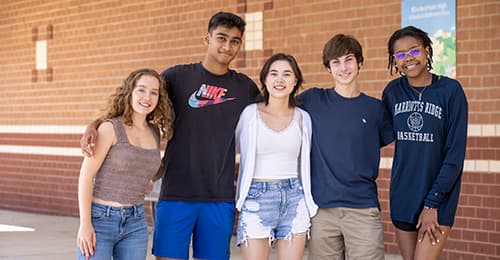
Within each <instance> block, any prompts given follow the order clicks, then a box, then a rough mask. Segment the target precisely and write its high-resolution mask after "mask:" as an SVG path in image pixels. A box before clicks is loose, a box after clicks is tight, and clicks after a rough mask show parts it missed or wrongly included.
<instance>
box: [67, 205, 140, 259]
mask: <svg viewBox="0 0 500 260" xmlns="http://www.w3.org/2000/svg"><path fill="white" fill-rule="evenodd" d="M92 225H93V226H94V230H95V233H96V249H95V251H94V256H93V257H91V258H90V259H95V260H110V259H113V260H122V259H127V260H144V259H146V252H147V248H148V225H147V223H146V215H145V214H144V205H134V206H130V207H112V206H106V205H102V204H98V203H92ZM77 254H78V259H82V260H83V259H85V256H83V255H82V252H81V251H80V249H79V248H78V247H77ZM111 257H113V258H111Z"/></svg>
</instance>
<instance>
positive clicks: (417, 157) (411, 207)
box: [382, 76, 468, 226]
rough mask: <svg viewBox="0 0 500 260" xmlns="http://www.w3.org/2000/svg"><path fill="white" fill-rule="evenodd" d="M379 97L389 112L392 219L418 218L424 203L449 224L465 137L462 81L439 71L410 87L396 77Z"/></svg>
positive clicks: (459, 177)
mask: <svg viewBox="0 0 500 260" xmlns="http://www.w3.org/2000/svg"><path fill="white" fill-rule="evenodd" d="M434 77H435V78H437V77H436V76H434ZM419 92H421V100H420V101H419V97H418V96H419V95H418V93H419ZM382 101H383V102H384V103H385V104H386V105H387V107H388V109H389V110H390V111H391V114H392V118H393V125H394V132H395V135H396V145H395V152H394V161H393V165H392V175H391V187H390V206H391V218H392V219H393V220H397V221H403V222H408V223H417V222H418V218H419V215H420V212H421V211H422V208H423V207H424V206H427V207H431V208H438V222H439V224H440V225H445V226H452V225H453V221H454V218H455V212H456V208H457V204H458V196H459V193H460V184H461V176H462V170H463V163H464V158H465V147H466V140H467V113H468V108H467V100H466V97H465V94H464V91H463V89H462V86H461V85H460V83H459V82H458V81H456V80H454V79H450V78H447V77H444V76H441V77H439V78H438V79H437V80H435V81H433V83H432V84H431V85H429V86H427V87H425V88H413V87H411V86H410V85H409V84H408V80H407V78H406V77H400V78H397V79H394V80H392V81H391V82H389V84H388V85H387V86H386V88H385V89H384V92H383V96H382Z"/></svg>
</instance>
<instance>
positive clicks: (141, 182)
mask: <svg viewBox="0 0 500 260" xmlns="http://www.w3.org/2000/svg"><path fill="white" fill-rule="evenodd" d="M173 118H174V116H173V110H172V106H171V103H170V101H169V100H168V95H167V92H166V86H165V83H164V81H163V78H162V77H161V76H160V75H159V74H158V73H157V72H156V71H154V70H151V69H139V70H136V71H134V72H132V73H131V74H130V75H129V76H128V77H127V78H126V79H125V80H124V82H123V85H122V86H120V87H118V88H117V89H116V91H115V93H114V94H113V95H111V96H110V98H109V101H108V104H107V107H106V109H105V110H104V114H103V116H102V117H101V119H100V121H101V124H100V126H99V127H98V129H97V133H98V136H99V138H98V139H97V141H96V145H95V148H94V151H95V152H94V154H93V156H92V157H85V158H84V160H83V163H82V166H81V169H80V178H79V181H78V204H79V210H80V228H79V230H78V236H77V246H78V258H79V259H86V258H88V257H90V256H93V257H94V258H93V259H111V258H112V257H113V259H119V256H120V255H122V256H123V255H124V256H126V257H127V259H145V258H146V252H147V244H148V228H147V224H146V217H145V214H144V195H145V191H146V189H147V185H148V183H149V182H150V180H151V179H154V178H159V176H156V177H155V175H157V173H159V172H161V171H159V169H160V165H161V155H160V137H161V138H162V139H164V140H168V139H170V137H171V136H172V128H171V125H172V122H173Z"/></svg>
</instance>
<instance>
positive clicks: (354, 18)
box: [0, 0, 500, 259]
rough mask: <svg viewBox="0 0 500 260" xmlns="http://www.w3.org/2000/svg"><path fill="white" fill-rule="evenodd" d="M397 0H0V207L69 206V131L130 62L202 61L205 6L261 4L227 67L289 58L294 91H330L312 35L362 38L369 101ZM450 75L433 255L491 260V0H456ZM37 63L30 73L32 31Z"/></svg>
mask: <svg viewBox="0 0 500 260" xmlns="http://www.w3.org/2000/svg"><path fill="white" fill-rule="evenodd" d="M400 8H401V1H397V0H387V1H375V0H352V1H347V0H328V1H317V0H315V1H300V0H294V1H284V0H274V1H273V0H232V1H229V0H223V1H215V0H209V1H201V0H192V1H173V0H163V1H161V0H148V1H141V0H135V1H134V0H128V1H116V0H102V1H74V0H54V1H37V0H26V1H2V2H1V3H0V39H1V41H0V57H1V59H0V208H3V209H10V210H19V211H28V212H39V213H46V214H55V215H71V216H77V215H78V206H77V180H78V172H79V168H80V164H81V160H82V157H81V154H80V150H79V148H78V146H79V144H78V142H79V138H80V134H81V132H82V131H83V129H84V127H85V125H86V124H88V123H89V122H90V121H91V120H92V119H93V118H95V116H96V114H97V112H98V111H99V109H101V108H102V107H103V105H104V103H105V101H106V98H107V97H108V95H109V94H110V93H111V91H112V90H113V89H114V88H115V87H117V86H118V85H120V83H121V81H122V80H123V79H124V78H125V77H126V76H127V75H128V74H129V73H130V72H131V71H132V70H134V69H136V68H139V67H151V68H153V69H156V70H158V71H162V70H163V69H165V68H167V67H170V66H172V65H174V64H177V63H190V62H198V61H201V60H202V59H203V57H204V54H205V46H204V45H203V41H202V37H203V36H204V34H205V33H206V30H207V28H206V27H207V22H208V19H209V18H210V16H211V15H212V14H214V13H215V12H217V11H222V10H223V11H230V12H235V13H238V14H240V15H242V16H245V14H247V13H253V12H261V13H262V17H263V18H262V19H263V21H262V23H263V48H262V49H259V50H248V51H245V50H244V49H242V51H241V52H240V54H239V55H238V58H237V59H236V60H235V62H234V63H233V66H232V67H233V68H234V69H236V70H239V71H242V72H244V73H247V74H248V75H249V76H251V77H252V78H253V79H254V80H256V81H258V73H259V70H260V67H261V66H262V64H263V63H264V60H265V58H266V57H268V56H269V55H271V54H272V53H276V52H286V53H290V54H293V55H294V56H295V57H296V58H297V60H298V62H299V64H300V65H301V68H302V70H303V73H304V77H305V84H304V87H305V88H310V87H329V86H331V85H332V79H331V76H330V75H329V74H328V73H327V71H326V70H325V69H324V68H323V66H322V63H321V51H322V48H323V44H324V43H325V42H326V41H327V40H328V39H329V38H330V37H331V36H333V35H334V34H336V33H346V34H352V35H354V36H355V37H356V38H358V40H359V41H360V42H361V43H362V45H363V47H364V56H365V63H364V66H363V67H362V69H361V74H360V81H359V82H360V84H361V88H362V89H363V91H364V92H366V93H367V94H369V95H372V96H376V97H380V95H381V91H382V89H383V88H384V86H385V84H386V83H387V82H388V81H389V80H390V79H392V78H393V76H390V75H389V72H388V70H387V53H386V52H387V51H386V43H387V39H388V37H389V36H390V34H391V33H392V32H393V31H394V30H396V29H398V28H399V27H400V21H401V13H400ZM456 13H457V22H456V24H457V72H456V74H457V79H458V80H459V81H460V82H461V83H462V85H463V87H464V89H465V92H466V95H467V98H468V101H469V109H470V114H469V138H468V148H467V158H466V159H467V160H466V163H465V171H464V175H463V184H462V193H461V196H460V204H459V209H458V212H457V218H456V224H455V227H454V228H453V231H452V233H451V236H450V239H449V241H448V244H447V246H446V249H445V253H444V254H443V257H442V259H500V50H499V49H498V46H500V2H499V1H496V0H482V1H480V0H477V1H474V0H457V12H456ZM43 40H46V41H47V46H48V47H47V69H39V70H37V69H36V64H35V60H36V58H35V45H36V41H43ZM392 151H393V148H392V146H390V147H388V148H384V149H383V151H382V156H383V158H382V163H381V171H380V177H379V179H378V184H379V194H380V199H381V203H382V214H383V222H384V228H385V232H384V239H385V243H386V251H387V252H388V253H398V249H397V244H396V240H395V236H394V231H393V227H392V224H391V222H390V219H389V204H388V187H389V179H390V162H391V156H392Z"/></svg>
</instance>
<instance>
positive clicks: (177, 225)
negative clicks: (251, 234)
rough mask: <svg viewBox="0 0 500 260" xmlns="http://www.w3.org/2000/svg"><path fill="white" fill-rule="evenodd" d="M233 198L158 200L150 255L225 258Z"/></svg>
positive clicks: (232, 222)
mask: <svg viewBox="0 0 500 260" xmlns="http://www.w3.org/2000/svg"><path fill="white" fill-rule="evenodd" d="M234 212H235V204H234V202H193V201H173V200H160V201H159V202H158V205H157V208H156V221H155V230H154V237H153V255H155V256H159V257H167V258H179V259H189V245H190V241H191V236H192V237H193V243H192V244H193V245H192V246H193V257H194V258H201V259H208V260H228V259H229V255H230V252H229V248H230V243H231V237H232V235H233V226H234Z"/></svg>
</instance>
